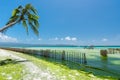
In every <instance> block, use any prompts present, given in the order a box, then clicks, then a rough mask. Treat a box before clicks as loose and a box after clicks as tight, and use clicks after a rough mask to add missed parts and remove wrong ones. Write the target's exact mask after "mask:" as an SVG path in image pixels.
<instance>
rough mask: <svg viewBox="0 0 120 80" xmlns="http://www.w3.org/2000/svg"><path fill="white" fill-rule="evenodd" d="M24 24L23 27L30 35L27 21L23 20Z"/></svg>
mask: <svg viewBox="0 0 120 80" xmlns="http://www.w3.org/2000/svg"><path fill="white" fill-rule="evenodd" d="M22 24H23V27H24V28H25V29H26V32H27V34H28V26H27V23H26V20H23V21H22Z"/></svg>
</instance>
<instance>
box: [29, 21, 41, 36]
mask: <svg viewBox="0 0 120 80" xmlns="http://www.w3.org/2000/svg"><path fill="white" fill-rule="evenodd" d="M29 25H30V27H31V29H32V31H33V32H34V33H35V34H36V35H37V36H38V35H39V31H38V28H36V26H34V25H33V24H32V23H29Z"/></svg>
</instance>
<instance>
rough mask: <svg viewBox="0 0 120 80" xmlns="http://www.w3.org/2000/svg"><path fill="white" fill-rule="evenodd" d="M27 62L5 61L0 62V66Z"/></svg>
mask: <svg viewBox="0 0 120 80" xmlns="http://www.w3.org/2000/svg"><path fill="white" fill-rule="evenodd" d="M27 61H28V60H17V59H5V60H1V61H0V66H4V65H8V64H18V63H21V62H27Z"/></svg>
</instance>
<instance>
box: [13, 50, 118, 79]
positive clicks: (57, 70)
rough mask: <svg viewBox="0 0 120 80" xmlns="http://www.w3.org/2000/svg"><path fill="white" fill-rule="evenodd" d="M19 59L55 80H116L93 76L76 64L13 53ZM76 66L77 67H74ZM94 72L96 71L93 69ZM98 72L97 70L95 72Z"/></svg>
mask: <svg viewBox="0 0 120 80" xmlns="http://www.w3.org/2000/svg"><path fill="white" fill-rule="evenodd" d="M13 53H14V54H17V55H19V56H21V57H24V58H26V59H28V60H30V61H32V62H33V63H34V64H36V65H37V66H39V67H40V68H41V69H42V70H47V71H50V72H51V74H52V75H55V76H56V77H57V80H81V79H82V80H93V79H94V80H105V79H109V80H117V79H115V78H112V77H109V76H108V77H101V76H99V75H96V76H95V75H94V74H93V72H89V70H88V68H87V69H86V68H85V67H82V68H81V66H80V65H79V66H80V68H79V67H78V65H77V64H74V63H69V64H68V63H65V62H62V63H61V61H60V62H59V61H54V60H53V59H46V58H42V57H38V56H30V55H26V54H21V53H17V52H13ZM76 66H77V67H76ZM86 70H88V71H86ZM93 70H96V69H93ZM96 71H98V72H99V70H96Z"/></svg>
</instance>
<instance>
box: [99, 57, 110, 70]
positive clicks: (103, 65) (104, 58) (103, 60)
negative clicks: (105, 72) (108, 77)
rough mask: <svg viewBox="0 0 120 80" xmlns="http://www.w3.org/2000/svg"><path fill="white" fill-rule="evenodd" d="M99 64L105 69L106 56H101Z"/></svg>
mask: <svg viewBox="0 0 120 80" xmlns="http://www.w3.org/2000/svg"><path fill="white" fill-rule="evenodd" d="M100 58H101V66H102V67H103V68H104V69H107V68H108V66H107V65H108V58H107V57H103V56H101V57H100Z"/></svg>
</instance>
